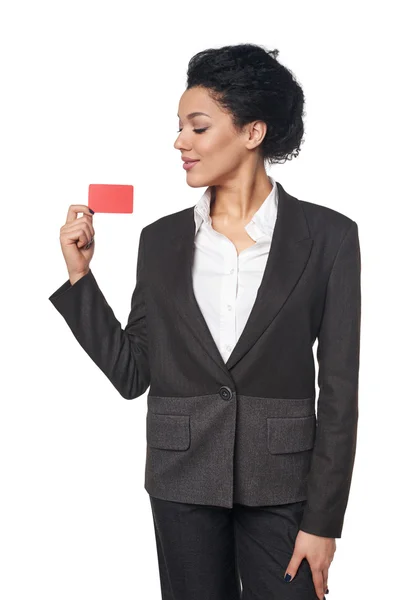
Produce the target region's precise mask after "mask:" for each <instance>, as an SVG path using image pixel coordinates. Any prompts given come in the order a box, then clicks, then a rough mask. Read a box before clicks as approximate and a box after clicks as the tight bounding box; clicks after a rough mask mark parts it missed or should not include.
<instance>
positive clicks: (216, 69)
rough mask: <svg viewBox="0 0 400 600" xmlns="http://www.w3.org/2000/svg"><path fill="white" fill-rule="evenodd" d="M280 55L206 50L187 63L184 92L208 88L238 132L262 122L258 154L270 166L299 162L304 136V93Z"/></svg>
mask: <svg viewBox="0 0 400 600" xmlns="http://www.w3.org/2000/svg"><path fill="white" fill-rule="evenodd" d="M278 54H279V51H278V50H270V51H268V50H265V49H264V47H262V46H258V45H256V44H238V45H235V46H223V47H221V48H208V49H207V50H202V51H201V52H198V53H197V54H195V55H194V56H193V57H192V58H191V59H190V61H189V64H188V70H187V82H186V89H190V88H192V87H194V86H201V87H203V88H206V89H207V91H208V93H209V94H210V96H211V98H212V99H213V100H214V101H215V102H217V103H218V104H219V105H220V106H221V108H222V110H224V109H225V110H226V109H227V110H228V111H229V112H230V114H231V116H232V122H233V126H234V127H235V129H236V130H237V131H238V132H241V131H242V130H243V127H244V125H246V124H247V123H250V122H251V121H256V120H261V121H264V122H265V123H266V124H267V127H268V129H267V133H266V135H265V137H264V139H263V141H262V143H261V154H262V156H263V160H264V161H268V162H269V163H270V164H274V163H284V162H286V160H291V159H292V158H293V157H297V156H298V155H299V152H300V145H301V144H302V138H303V134H304V123H303V118H302V117H303V114H305V112H304V113H303V107H304V94H303V90H302V88H301V86H300V85H299V83H298V82H297V81H296V79H295V77H294V75H293V73H292V72H291V71H290V70H289V69H287V68H286V67H284V66H283V65H281V64H280V63H279V62H278V61H277V60H276V57H277V56H278Z"/></svg>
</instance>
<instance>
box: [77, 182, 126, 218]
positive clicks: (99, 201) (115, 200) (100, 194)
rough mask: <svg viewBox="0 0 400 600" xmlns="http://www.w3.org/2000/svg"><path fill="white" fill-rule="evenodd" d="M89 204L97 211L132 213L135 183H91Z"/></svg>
mask: <svg viewBox="0 0 400 600" xmlns="http://www.w3.org/2000/svg"><path fill="white" fill-rule="evenodd" d="M88 206H89V208H91V209H92V210H94V212H95V213H132V212H133V185H114V184H111V183H91V184H90V185H89V201H88Z"/></svg>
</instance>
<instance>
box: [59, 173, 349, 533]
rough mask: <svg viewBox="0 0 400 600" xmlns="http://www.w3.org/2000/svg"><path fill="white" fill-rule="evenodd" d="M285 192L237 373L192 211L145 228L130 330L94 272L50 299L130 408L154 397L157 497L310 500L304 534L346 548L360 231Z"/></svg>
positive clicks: (151, 431) (237, 352)
mask: <svg viewBox="0 0 400 600" xmlns="http://www.w3.org/2000/svg"><path fill="white" fill-rule="evenodd" d="M277 186H278V213H277V220H276V223H275V229H274V233H273V238H272V243H271V249H270V255H269V258H268V261H267V265H266V268H265V272H264V274H263V278H262V282H261V284H260V287H259V289H258V292H257V297H256V300H255V304H254V305H253V308H252V310H251V313H250V316H249V318H248V321H247V323H246V326H245V328H244V331H243V332H242V335H241V336H240V338H239V340H238V342H237V344H236V346H235V347H234V349H233V351H232V353H231V355H230V357H229V359H228V361H227V363H225V362H224V360H223V359H222V357H221V355H220V353H219V351H218V348H217V346H216V344H215V342H214V340H213V338H212V336H211V333H210V331H209V329H208V326H207V324H206V321H205V319H204V317H203V315H202V313H201V311H200V308H199V306H198V304H197V301H196V299H195V296H194V291H193V285H192V275H191V268H192V260H193V253H194V231H195V223H194V217H193V209H194V207H193V206H191V207H190V208H186V209H184V210H181V211H179V212H176V213H173V214H170V215H167V216H165V217H162V218H160V219H158V220H156V221H155V222H153V223H150V224H149V225H147V226H146V227H144V228H143V229H142V231H141V234H140V240H139V251H138V263H137V281H136V287H135V289H134V291H133V295H132V304H131V311H130V314H129V317H128V322H127V325H126V327H125V329H123V328H122V327H121V324H120V322H119V321H118V320H117V319H116V317H115V315H114V313H113V311H112V309H111V307H110V306H109V305H108V303H107V301H106V299H105V297H104V295H103V294H102V292H101V290H100V288H99V286H98V284H97V282H96V279H95V277H94V275H93V273H92V271H91V270H90V271H89V272H88V273H87V274H86V275H85V276H84V277H82V278H81V279H80V280H78V281H77V282H76V283H75V284H74V285H73V286H71V284H70V282H69V280H67V281H66V282H65V283H64V284H63V285H62V286H61V287H60V288H58V289H57V290H56V291H55V292H54V293H53V294H52V295H51V296H50V297H49V300H50V301H51V302H52V303H53V305H54V306H55V308H56V309H57V310H58V311H59V312H60V313H61V315H62V316H63V317H64V319H65V320H66V322H67V324H68V326H69V327H70V329H71V330H72V332H73V334H74V335H75V337H76V339H77V340H78V342H79V343H80V345H81V346H82V347H83V349H84V350H85V351H86V352H87V354H88V355H89V356H90V357H91V359H92V360H93V361H94V362H95V363H96V364H97V365H98V367H99V368H100V369H101V370H102V371H103V372H104V374H105V375H106V376H107V378H108V379H109V380H110V381H111V383H112V384H113V385H114V386H115V388H116V389H117V390H118V392H119V393H120V394H121V396H122V397H123V398H126V399H133V398H137V397H138V396H141V395H142V394H144V393H145V392H146V391H147V389H148V387H149V386H150V389H149V391H148V396H147V418H146V432H147V455H146V467H145V483H144V485H145V489H146V490H147V492H148V493H149V494H151V495H152V496H156V497H158V498H164V499H167V500H173V501H178V502H189V503H195V504H208V505H216V506H222V507H232V504H233V502H239V503H243V504H247V505H250V506H258V505H267V504H283V503H288V502H296V501H300V500H307V502H306V505H305V509H304V513H303V518H302V522H301V526H300V528H301V529H302V530H303V531H306V532H309V533H313V534H315V535H321V536H327V537H336V538H340V537H341V534H342V527H343V520H344V514H345V510H346V506H347V502H348V496H349V490H350V482H351V478H352V471H353V464H354V459H355V452H356V438H357V421H358V374H359V347H360V319H361V290H360V275H361V259H360V247H359V239H358V227H357V223H356V222H355V221H353V220H352V219H350V218H348V217H347V216H345V215H344V214H341V213H339V212H337V211H335V210H332V209H330V208H327V207H325V206H321V205H318V204H314V203H311V202H306V201H304V200H298V199H297V198H295V197H294V196H291V195H290V194H288V193H287V192H286V191H285V190H284V188H283V187H282V186H281V184H280V183H278V182H277ZM317 338H318V347H317V358H318V364H319V370H318V387H319V395H318V399H317V406H316V402H315V400H316V393H315V366H314V358H313V351H312V348H313V344H314V342H315V340H316V339H317Z"/></svg>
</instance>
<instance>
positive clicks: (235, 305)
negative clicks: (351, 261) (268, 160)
mask: <svg viewBox="0 0 400 600" xmlns="http://www.w3.org/2000/svg"><path fill="white" fill-rule="evenodd" d="M269 180H270V182H271V184H272V186H273V188H272V190H271V192H270V194H269V195H268V196H267V198H266V199H265V200H264V202H263V203H262V205H261V206H260V208H259V209H258V210H257V212H256V213H254V215H253V218H252V219H251V221H250V222H249V223H247V225H246V226H245V229H246V231H247V233H248V234H249V236H250V237H251V238H252V239H253V240H254V241H255V242H256V243H255V244H254V245H253V246H249V247H248V248H245V250H242V251H241V252H240V253H239V255H238V253H237V250H236V247H235V245H234V243H233V242H232V241H231V240H230V239H229V238H227V237H226V236H225V235H223V234H222V233H219V232H218V231H216V230H215V229H213V227H212V218H211V217H210V203H211V192H212V188H211V187H208V188H207V189H206V191H205V192H204V194H203V195H202V197H201V198H200V200H199V201H198V202H197V204H196V205H195V207H194V220H195V223H196V229H195V250H194V261H193V265H192V279H193V290H194V295H195V297H196V300H197V303H198V305H199V307H200V310H201V312H202V313H203V316H204V319H205V321H206V323H207V325H208V328H209V330H210V333H211V335H212V337H213V338H214V340H215V343H216V345H217V347H218V349H219V351H220V353H221V356H222V358H223V359H224V362H227V360H228V358H229V356H230V354H231V352H232V350H233V348H234V346H235V345H236V343H237V341H238V339H239V337H240V335H241V333H242V331H243V329H244V326H245V324H246V321H247V319H248V317H249V315H250V311H251V309H252V307H253V304H254V301H255V298H256V295H257V290H258V288H259V286H260V283H261V279H262V276H263V273H264V270H265V267H266V263H267V259H268V255H269V250H270V246H271V240H272V234H273V231H274V227H275V221H276V215H277V206H278V205H277V202H278V194H277V187H276V182H275V180H274V179H273V178H272V177H270V176H269Z"/></svg>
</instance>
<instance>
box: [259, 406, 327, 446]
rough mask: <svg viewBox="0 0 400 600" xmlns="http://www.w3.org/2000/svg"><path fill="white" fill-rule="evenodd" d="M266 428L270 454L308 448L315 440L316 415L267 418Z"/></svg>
mask: <svg viewBox="0 0 400 600" xmlns="http://www.w3.org/2000/svg"><path fill="white" fill-rule="evenodd" d="M267 430H268V449H269V451H270V452H271V454H286V453H289V452H302V451H303V450H310V449H311V448H313V446H314V441H315V432H316V416H315V414H314V415H310V416H308V417H275V418H267Z"/></svg>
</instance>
